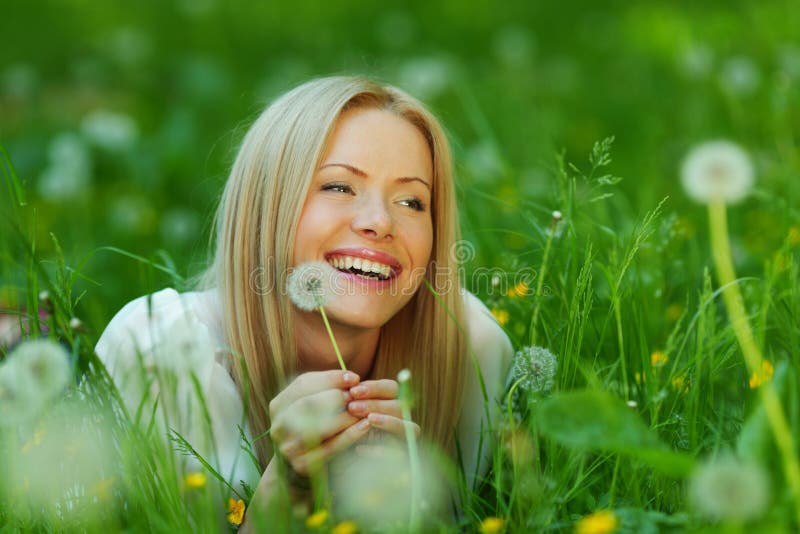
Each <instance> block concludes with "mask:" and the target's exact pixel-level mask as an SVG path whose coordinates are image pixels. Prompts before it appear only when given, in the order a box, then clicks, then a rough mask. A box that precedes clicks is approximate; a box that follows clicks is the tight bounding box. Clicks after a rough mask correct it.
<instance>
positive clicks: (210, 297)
mask: <svg viewBox="0 0 800 534" xmlns="http://www.w3.org/2000/svg"><path fill="white" fill-rule="evenodd" d="M464 295H465V304H466V321H467V325H466V327H467V328H466V331H467V332H468V333H469V337H470V343H471V348H472V349H473V351H474V354H475V355H476V357H477V358H478V363H479V365H480V367H481V371H482V373H483V378H484V382H485V384H486V388H487V391H488V394H489V398H490V402H491V403H492V404H494V401H495V400H496V399H499V398H500V397H501V395H502V393H503V387H504V383H505V380H504V379H505V375H506V372H507V370H508V368H509V365H510V361H511V356H512V353H513V350H512V348H511V343H510V342H509V340H508V338H507V337H506V335H505V333H504V332H503V331H502V329H501V328H500V326H499V325H498V324H497V322H496V321H495V320H494V317H493V316H492V315H491V313H490V312H489V310H487V309H486V307H485V306H484V305H483V303H481V302H480V300H478V298H477V297H475V296H474V295H473V294H472V293H469V292H466V291H465V292H464ZM225 347H226V344H225V342H224V336H223V334H222V318H221V316H220V306H219V302H218V296H217V292H216V290H215V289H211V290H207V291H203V292H189V293H182V294H179V293H178V292H176V291H175V290H174V289H164V290H162V291H159V292H157V293H153V294H152V295H146V296H143V297H139V298H137V299H135V300H133V301H131V302H129V303H128V304H126V305H125V306H124V307H123V308H122V309H121V310H120V311H119V312H118V313H117V314H116V315H115V316H114V318H113V319H112V320H111V322H110V323H109V324H108V326H107V327H106V330H105V331H104V332H103V334H102V336H100V340H99V341H98V342H97V346H96V347H95V351H96V352H97V355H98V356H99V358H100V360H101V361H102V362H103V363H104V364H105V365H106V367H107V369H108V372H109V373H110V374H111V377H112V378H113V380H114V383H115V384H116V385H117V387H118V389H119V390H120V394H121V395H122V398H123V400H124V401H125V405H126V407H127V409H128V411H129V413H130V414H131V416H132V417H135V416H136V414H137V413H139V414H140V420H141V422H142V424H144V425H147V424H148V423H149V422H150V417H151V414H152V413H153V403H154V402H155V400H156V398H157V397H158V402H159V409H158V410H156V421H155V423H156V425H157V427H158V429H159V430H160V432H161V434H162V435H163V436H167V435H168V434H167V430H168V429H173V430H175V431H177V432H179V433H180V434H181V435H182V436H183V437H184V438H186V440H187V441H188V442H189V443H190V444H191V445H192V447H193V448H194V449H195V450H196V451H197V452H198V453H199V454H200V455H201V456H202V457H203V458H204V459H205V460H207V461H208V463H209V464H211V465H212V466H213V467H214V468H215V469H217V471H218V472H219V473H220V474H221V475H222V476H223V477H225V478H226V479H227V480H228V481H229V482H230V483H231V484H232V485H234V487H236V486H238V484H239V481H240V480H241V481H244V482H246V483H248V484H249V485H250V486H251V487H253V488H255V487H256V485H257V484H258V481H259V478H260V473H259V470H258V468H257V466H255V465H254V464H253V462H252V460H251V459H250V458H249V455H247V454H246V453H245V452H244V451H243V450H242V447H245V448H246V447H247V446H246V444H245V443H244V442H243V441H242V439H241V437H240V433H239V427H241V428H242V430H243V433H244V436H245V437H246V439H247V440H248V441H250V442H251V443H252V438H251V435H250V432H249V429H248V424H247V421H246V418H245V416H244V409H243V406H242V400H241V397H240V395H239V390H238V388H237V386H236V384H235V383H234V381H233V378H232V377H231V373H230V362H229V360H228V356H227V354H228V351H227V350H226V349H225ZM467 365H468V368H469V370H470V371H473V370H474V366H473V362H472V359H471V357H468V358H467ZM192 374H194V376H195V377H196V378H197V383H196V385H195V382H194V381H193V380H192V378H191V377H192ZM198 386H199V390H200V393H201V395H202V399H203V400H204V403H203V402H201V401H200V399H199V397H198V395H197V393H198V392H197V389H198ZM203 404H205V407H206V409H207V411H208V414H207V417H206V415H205V414H204V413H203ZM495 408H496V407H495V406H492V411H493V412H494V411H495ZM483 413H484V411H483V398H482V394H481V392H480V386H479V383H478V380H477V377H476V375H475V373H474V372H468V374H467V381H466V384H465V397H464V405H463V406H462V417H461V421H460V423H459V427H458V437H459V440H460V442H461V449H462V453H463V458H464V467H465V474H466V476H467V480H468V481H469V482H470V483H471V482H472V480H473V476H474V473H475V466H476V464H477V463H478V461H479V460H480V464H481V469H480V471H481V472H482V471H484V468H485V466H486V463H487V457H488V455H489V453H490V450H489V448H488V447H486V446H485V447H484V450H483V451H481V453H480V456H481V458H480V459H479V458H478V454H479V452H478V450H477V446H478V442H479V433H480V432H481V428H482V422H481V419H482V418H483ZM208 422H210V428H209V425H208ZM485 424H486V423H485V422H483V429H484V430H485V428H486V426H485ZM489 445H490V444H489ZM186 461H187V465H186V467H185V469H187V470H197V471H201V470H202V469H203V468H202V466H201V465H200V464H199V463H198V462H197V461H196V460H195V459H193V458H191V457H186Z"/></svg>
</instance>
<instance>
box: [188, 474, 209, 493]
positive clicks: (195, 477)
mask: <svg viewBox="0 0 800 534" xmlns="http://www.w3.org/2000/svg"><path fill="white" fill-rule="evenodd" d="M206 480H207V478H206V474H205V473H200V472H197V473H189V474H188V475H186V477H185V478H184V479H183V483H184V484H185V485H186V487H187V488H189V489H200V488H203V487H205V485H206Z"/></svg>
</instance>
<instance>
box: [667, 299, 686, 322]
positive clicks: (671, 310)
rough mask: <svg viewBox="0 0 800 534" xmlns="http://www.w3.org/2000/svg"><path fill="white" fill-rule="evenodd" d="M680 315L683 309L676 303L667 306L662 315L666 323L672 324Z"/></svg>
mask: <svg viewBox="0 0 800 534" xmlns="http://www.w3.org/2000/svg"><path fill="white" fill-rule="evenodd" d="M682 313H683V308H682V307H681V305H680V304H677V303H676V304H670V305H669V306H667V311H666V312H665V313H664V315H666V316H667V321H669V322H671V323H674V322H675V321H677V320H678V319H679V318H680V316H681V314H682Z"/></svg>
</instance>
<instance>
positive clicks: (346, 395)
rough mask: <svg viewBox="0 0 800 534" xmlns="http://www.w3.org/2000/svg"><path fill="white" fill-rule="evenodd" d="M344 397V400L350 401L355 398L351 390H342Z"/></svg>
mask: <svg viewBox="0 0 800 534" xmlns="http://www.w3.org/2000/svg"><path fill="white" fill-rule="evenodd" d="M342 398H343V399H344V402H350V401H351V400H352V399H353V397H352V396H351V395H350V392H349V391H342Z"/></svg>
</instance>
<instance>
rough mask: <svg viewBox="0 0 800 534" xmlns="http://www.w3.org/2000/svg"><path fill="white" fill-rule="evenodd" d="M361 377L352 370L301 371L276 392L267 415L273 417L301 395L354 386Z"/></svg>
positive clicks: (305, 395)
mask: <svg viewBox="0 0 800 534" xmlns="http://www.w3.org/2000/svg"><path fill="white" fill-rule="evenodd" d="M360 381H361V378H360V377H359V376H358V375H357V374H356V373H354V372H352V371H340V370H336V371H312V372H309V373H303V374H301V375H300V376H298V377H297V378H295V379H294V380H292V382H291V383H290V384H289V385H288V386H286V387H285V388H284V389H283V391H281V392H280V393H278V394H277V395H276V396H275V398H273V399H272V400H271V401H270V403H269V416H270V418H271V419H272V418H275V417H276V416H277V414H279V413H280V412H282V411H283V410H284V409H285V408H286V407H287V406H289V405H290V404H292V403H293V402H295V401H297V400H298V399H300V398H302V397H307V396H309V395H313V394H315V393H319V392H320V391H324V390H326V389H347V388H349V387H352V386H355V385H356V384H358V383H359V382H360Z"/></svg>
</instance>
